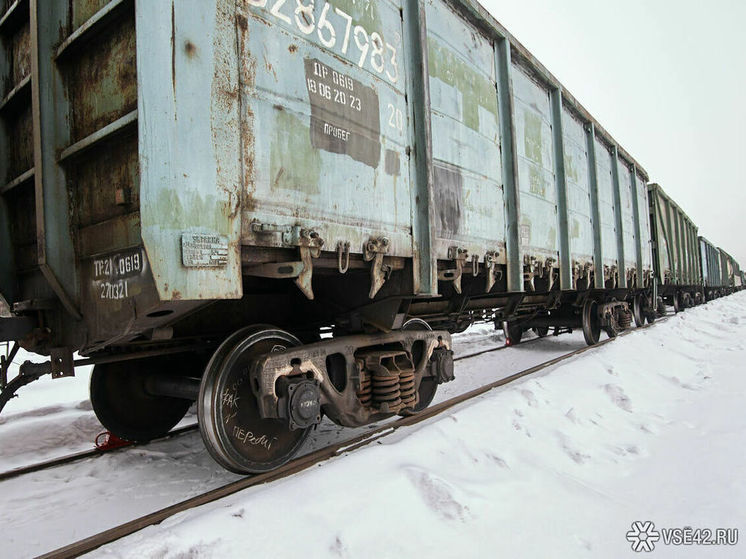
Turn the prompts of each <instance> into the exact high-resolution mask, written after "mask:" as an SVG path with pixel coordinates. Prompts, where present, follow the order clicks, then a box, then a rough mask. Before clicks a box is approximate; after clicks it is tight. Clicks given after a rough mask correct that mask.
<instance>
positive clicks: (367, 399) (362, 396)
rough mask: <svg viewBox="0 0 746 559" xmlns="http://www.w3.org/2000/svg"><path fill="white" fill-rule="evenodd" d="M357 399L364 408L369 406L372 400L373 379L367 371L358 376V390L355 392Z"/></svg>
mask: <svg viewBox="0 0 746 559" xmlns="http://www.w3.org/2000/svg"><path fill="white" fill-rule="evenodd" d="M357 397H358V399H359V400H360V403H361V404H363V405H364V406H369V405H370V403H371V401H372V400H373V378H372V377H371V375H370V373H368V372H367V371H363V372H362V373H361V375H360V390H358V391H357Z"/></svg>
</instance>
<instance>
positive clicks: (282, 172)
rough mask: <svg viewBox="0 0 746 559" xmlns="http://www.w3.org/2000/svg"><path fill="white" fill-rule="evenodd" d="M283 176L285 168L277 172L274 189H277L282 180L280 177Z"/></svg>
mask: <svg viewBox="0 0 746 559" xmlns="http://www.w3.org/2000/svg"><path fill="white" fill-rule="evenodd" d="M284 174H285V167H280V170H279V171H278V172H277V176H276V177H275V188H279V185H280V179H281V178H282V175H284Z"/></svg>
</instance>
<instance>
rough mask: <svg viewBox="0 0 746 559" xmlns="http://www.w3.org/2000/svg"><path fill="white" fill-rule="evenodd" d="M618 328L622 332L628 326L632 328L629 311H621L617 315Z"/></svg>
mask: <svg viewBox="0 0 746 559" xmlns="http://www.w3.org/2000/svg"><path fill="white" fill-rule="evenodd" d="M618 320H619V327H620V328H622V329H623V330H626V329H627V328H629V327H630V326H632V313H631V312H629V311H624V310H623V311H621V312H620V313H619V318H618Z"/></svg>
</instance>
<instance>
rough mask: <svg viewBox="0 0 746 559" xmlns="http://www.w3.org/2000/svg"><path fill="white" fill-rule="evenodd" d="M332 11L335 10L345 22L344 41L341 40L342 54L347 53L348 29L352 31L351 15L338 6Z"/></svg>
mask: <svg viewBox="0 0 746 559" xmlns="http://www.w3.org/2000/svg"><path fill="white" fill-rule="evenodd" d="M334 11H335V12H337V15H338V16H339V17H341V18H342V19H344V20H345V21H346V22H347V28H346V29H345V38H344V41H342V54H347V49H348V48H349V46H350V31H352V16H351V15H349V14H346V13H345V12H343V11H342V10H340V9H339V8H334Z"/></svg>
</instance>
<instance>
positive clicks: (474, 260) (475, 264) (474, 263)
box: [471, 254, 479, 277]
mask: <svg viewBox="0 0 746 559" xmlns="http://www.w3.org/2000/svg"><path fill="white" fill-rule="evenodd" d="M471 274H472V275H473V276H474V277H477V276H478V275H479V256H478V255H476V254H475V255H473V256H472V257H471Z"/></svg>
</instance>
